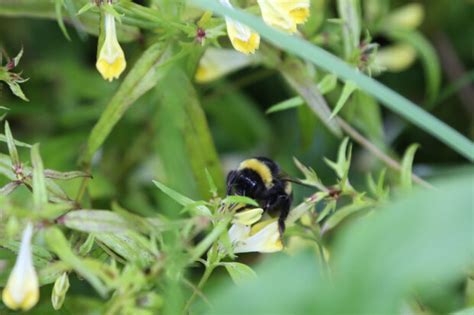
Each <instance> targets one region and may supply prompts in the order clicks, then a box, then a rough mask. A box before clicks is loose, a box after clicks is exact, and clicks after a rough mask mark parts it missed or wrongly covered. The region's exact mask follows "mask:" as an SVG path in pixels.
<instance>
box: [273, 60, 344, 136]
mask: <svg viewBox="0 0 474 315" xmlns="http://www.w3.org/2000/svg"><path fill="white" fill-rule="evenodd" d="M279 70H280V72H281V74H282V75H283V77H284V78H285V80H286V81H287V82H288V84H289V85H290V86H291V87H292V88H293V89H294V90H295V91H296V92H297V93H298V94H299V95H300V96H301V98H302V99H303V100H304V101H305V102H306V104H308V106H309V107H310V108H311V109H312V111H313V112H314V113H315V114H316V116H317V117H318V118H319V120H320V121H321V122H323V123H324V125H326V127H327V128H328V129H329V130H330V131H331V132H332V133H333V134H335V135H340V134H341V131H340V129H339V126H338V125H337V123H336V122H335V121H333V120H331V119H330V116H331V110H330V109H329V106H328V105H327V103H326V101H325V99H324V98H323V96H322V95H321V93H320V91H319V89H318V86H317V84H316V83H314V81H313V79H312V78H311V77H310V76H309V75H308V74H307V73H306V71H305V69H304V67H303V66H302V64H301V63H299V62H297V61H293V62H291V63H287V64H286V65H284V66H283V67H280V68H279Z"/></svg>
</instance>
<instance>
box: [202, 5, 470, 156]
mask: <svg viewBox="0 0 474 315" xmlns="http://www.w3.org/2000/svg"><path fill="white" fill-rule="evenodd" d="M193 2H194V3H195V4H196V5H198V6H199V7H201V8H203V9H206V10H212V11H214V12H216V13H218V14H221V15H227V16H229V17H231V18H233V19H235V20H238V21H240V22H242V23H244V24H246V25H248V26H249V27H251V28H253V29H254V30H255V31H257V32H259V33H260V35H261V36H262V37H263V38H265V39H267V40H268V41H269V42H271V43H272V44H274V45H275V46H277V47H279V48H282V49H284V50H285V51H287V52H290V53H293V54H295V55H296V56H299V57H301V58H303V59H305V60H308V61H311V62H312V63H313V64H315V65H316V66H318V67H320V68H322V69H324V70H326V71H329V72H332V73H334V74H336V75H337V76H338V77H339V78H341V79H343V80H346V81H347V80H350V81H353V82H354V83H356V84H357V86H358V87H359V88H360V89H361V90H364V91H366V92H367V93H369V94H370V95H372V96H374V97H375V98H376V99H378V100H379V101H380V102H381V103H382V104H384V105H385V106H386V107H387V108H389V109H390V110H392V111H393V112H395V113H397V114H399V115H400V116H402V117H404V118H405V119H407V120H408V121H410V122H412V123H413V124H415V125H416V126H418V127H419V128H421V129H423V130H425V131H426V132H428V133H429V134H431V135H433V136H434V137H436V138H437V139H439V140H440V141H442V142H443V143H445V144H446V145H448V146H449V147H451V148H452V149H454V150H455V151H457V152H458V153H459V154H461V155H463V156H464V157H466V158H467V159H468V160H470V161H473V160H474V157H473V153H474V144H473V143H472V142H471V141H469V140H468V139H467V138H466V137H464V136H463V135H461V134H460V133H459V132H457V131H456V130H454V129H453V128H451V127H450V126H448V125H446V124H445V123H444V122H442V121H440V120H439V119H437V118H435V117H434V116H432V115H430V114H429V113H427V112H425V111H424V110H423V109H421V108H420V107H418V106H417V105H415V104H414V103H413V102H411V101H410V100H408V99H406V98H405V97H403V96H402V95H400V94H398V93H397V92H395V91H393V90H391V89H390V88H388V87H386V86H385V85H383V84H381V83H379V82H378V81H376V80H374V79H372V78H369V77H368V76H366V75H364V74H362V73H361V72H359V71H357V70H356V69H354V68H352V67H351V66H350V65H348V64H347V63H345V62H343V61H342V60H340V59H339V58H337V57H336V56H334V55H332V54H331V53H329V52H327V51H325V50H323V49H321V48H319V47H317V46H314V45H312V44H311V43H309V42H307V41H305V40H303V39H300V38H298V37H296V36H290V35H287V34H284V33H282V32H280V31H277V30H275V29H272V28H271V27H269V26H267V25H265V24H264V23H263V21H261V19H259V18H257V17H255V16H251V15H249V14H247V13H244V12H242V11H240V10H230V9H228V8H225V7H224V6H222V5H220V4H219V3H217V2H214V1H211V0H193Z"/></svg>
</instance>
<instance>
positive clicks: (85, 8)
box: [76, 2, 97, 16]
mask: <svg viewBox="0 0 474 315" xmlns="http://www.w3.org/2000/svg"><path fill="white" fill-rule="evenodd" d="M96 6H97V5H96V3H95V2H87V3H86V4H84V5H83V6H82V7H81V8H80V9H79V11H77V14H76V15H78V16H79V15H81V14H84V13H86V12H87V11H89V10H90V9H92V8H95V7H96Z"/></svg>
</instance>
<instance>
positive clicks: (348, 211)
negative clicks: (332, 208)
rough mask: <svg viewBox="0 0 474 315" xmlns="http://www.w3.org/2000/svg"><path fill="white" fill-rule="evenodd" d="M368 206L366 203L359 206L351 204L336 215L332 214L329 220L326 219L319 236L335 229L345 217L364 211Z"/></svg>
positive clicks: (339, 210)
mask: <svg viewBox="0 0 474 315" xmlns="http://www.w3.org/2000/svg"><path fill="white" fill-rule="evenodd" d="M368 206H369V205H368V204H367V203H361V204H356V203H353V204H351V205H348V206H345V207H342V208H341V209H338V210H337V211H336V213H334V214H333V215H332V216H331V217H330V218H329V219H327V221H326V222H324V224H323V226H322V228H321V235H323V234H326V233H327V232H328V231H330V230H332V229H334V228H335V227H337V226H338V225H339V224H340V223H341V222H342V221H343V220H345V219H346V218H347V217H349V216H350V215H352V214H353V213H356V212H359V211H361V210H364V209H366V208H367V207H368Z"/></svg>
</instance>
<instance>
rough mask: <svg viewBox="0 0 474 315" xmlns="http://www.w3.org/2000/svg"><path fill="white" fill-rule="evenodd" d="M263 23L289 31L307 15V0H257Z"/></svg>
mask: <svg viewBox="0 0 474 315" xmlns="http://www.w3.org/2000/svg"><path fill="white" fill-rule="evenodd" d="M258 5H259V6H260V11H262V17H263V20H264V21H265V23H267V24H268V25H270V26H273V27H275V28H278V29H280V30H283V31H285V32H289V33H295V32H296V31H297V28H296V26H297V25H298V24H303V23H304V22H306V20H307V19H308V17H309V6H310V1H309V0H258Z"/></svg>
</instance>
